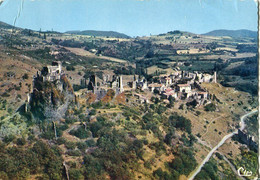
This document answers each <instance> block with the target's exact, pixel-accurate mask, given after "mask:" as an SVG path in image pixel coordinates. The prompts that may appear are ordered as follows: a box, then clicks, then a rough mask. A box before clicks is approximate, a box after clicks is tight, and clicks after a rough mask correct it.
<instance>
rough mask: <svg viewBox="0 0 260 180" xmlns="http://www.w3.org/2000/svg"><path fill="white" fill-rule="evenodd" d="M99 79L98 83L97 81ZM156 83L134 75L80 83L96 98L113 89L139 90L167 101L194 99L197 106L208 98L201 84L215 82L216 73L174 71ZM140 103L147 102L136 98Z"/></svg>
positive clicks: (159, 77) (107, 76) (93, 78)
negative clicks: (171, 98)
mask: <svg viewBox="0 0 260 180" xmlns="http://www.w3.org/2000/svg"><path fill="white" fill-rule="evenodd" d="M97 79H99V82H98V80H97ZM157 79H158V81H157V82H151V83H148V81H147V80H146V79H145V78H144V77H138V78H137V77H136V76H135V75H134V76H132V78H130V80H129V78H128V80H124V75H120V76H116V75H113V76H110V75H103V77H102V79H100V78H97V76H96V75H92V76H91V77H90V78H89V79H88V83H87V82H86V81H87V80H83V81H82V85H85V86H86V87H87V88H88V90H90V91H92V92H93V93H94V94H96V95H97V96H98V97H100V98H101V97H102V96H104V95H105V94H106V92H107V90H108V89H113V90H114V91H115V93H116V94H120V93H122V92H124V91H128V90H130V91H131V90H135V89H140V90H142V91H146V90H147V91H151V92H153V93H157V94H160V95H161V97H162V99H168V98H169V97H170V96H172V97H174V98H175V99H176V100H185V99H186V100H191V99H196V100H197V101H198V102H199V104H201V103H203V102H204V101H205V100H206V99H208V98H209V94H208V92H207V91H206V90H205V89H202V88H201V86H200V83H202V82H208V83H209V82H213V83H216V82H217V75H216V72H215V73H214V74H213V75H210V74H204V73H199V72H194V73H191V72H186V71H177V70H176V71H175V72H173V73H171V74H170V75H162V76H158V77H157ZM138 99H141V102H147V101H148V100H147V98H144V97H141V96H138Z"/></svg>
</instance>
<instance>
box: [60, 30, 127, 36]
mask: <svg viewBox="0 0 260 180" xmlns="http://www.w3.org/2000/svg"><path fill="white" fill-rule="evenodd" d="M65 33H68V34H77V35H88V36H109V37H116V38H130V37H129V36H127V35H126V34H123V33H118V32H115V31H95V30H86V31H67V32H65Z"/></svg>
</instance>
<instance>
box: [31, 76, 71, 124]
mask: <svg viewBox="0 0 260 180" xmlns="http://www.w3.org/2000/svg"><path fill="white" fill-rule="evenodd" d="M74 101H75V98H74V92H73V88H72V86H71V84H70V82H69V80H68V79H67V77H66V76H65V75H62V76H61V78H60V79H57V80H54V81H43V80H42V79H41V78H35V79H34V87H33V92H32V94H31V98H30V103H29V109H30V111H31V112H32V113H33V115H34V117H36V118H39V119H48V120H59V119H60V118H62V117H63V116H64V114H65V112H66V110H67V108H68V105H69V104H70V103H74Z"/></svg>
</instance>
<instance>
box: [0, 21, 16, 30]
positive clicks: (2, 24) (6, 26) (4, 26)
mask: <svg viewBox="0 0 260 180" xmlns="http://www.w3.org/2000/svg"><path fill="white" fill-rule="evenodd" d="M0 28H1V29H13V28H17V27H14V26H12V25H10V24H7V23H4V22H2V21H0Z"/></svg>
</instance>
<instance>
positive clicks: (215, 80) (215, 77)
mask: <svg viewBox="0 0 260 180" xmlns="http://www.w3.org/2000/svg"><path fill="white" fill-rule="evenodd" d="M213 83H217V72H216V71H215V72H214V80H213Z"/></svg>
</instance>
